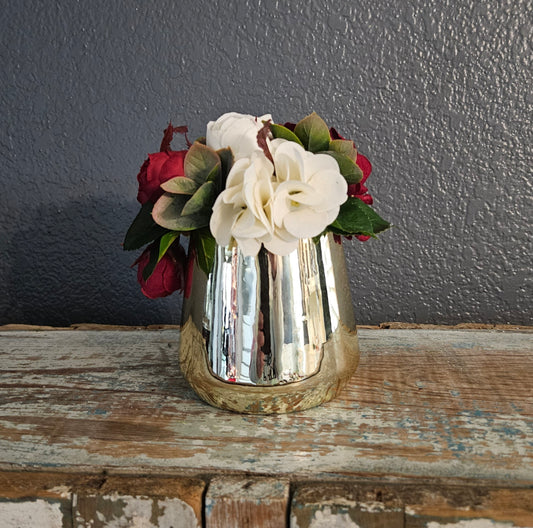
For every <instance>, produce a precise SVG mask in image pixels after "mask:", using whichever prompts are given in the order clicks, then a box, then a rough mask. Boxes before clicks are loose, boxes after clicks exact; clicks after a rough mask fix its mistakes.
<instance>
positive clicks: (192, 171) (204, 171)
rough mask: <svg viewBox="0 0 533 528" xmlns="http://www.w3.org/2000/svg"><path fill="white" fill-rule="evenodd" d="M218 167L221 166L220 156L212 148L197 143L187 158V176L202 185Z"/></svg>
mask: <svg viewBox="0 0 533 528" xmlns="http://www.w3.org/2000/svg"><path fill="white" fill-rule="evenodd" d="M217 165H219V166H220V158H219V157H218V154H217V153H216V152H215V151H214V150H213V149H212V148H209V147H207V146H205V145H202V144H201V143H198V142H195V143H193V144H192V146H191V148H190V149H189V150H188V151H187V154H186V156H185V160H184V170H185V176H187V178H190V179H191V180H194V181H195V182H196V183H198V185H202V184H203V183H205V182H206V181H207V179H208V177H209V175H210V174H211V173H212V171H213V169H214V168H215V167H216V166H217Z"/></svg>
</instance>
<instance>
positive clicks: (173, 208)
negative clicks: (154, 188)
mask: <svg viewBox="0 0 533 528" xmlns="http://www.w3.org/2000/svg"><path fill="white" fill-rule="evenodd" d="M189 199H190V196H188V195H186V194H170V193H165V194H164V195H163V196H161V198H159V200H157V202H156V204H155V205H154V209H153V211H152V217H153V219H154V221H155V222H157V223H158V224H159V225H162V226H164V227H166V228H167V229H170V230H172V231H181V229H180V228H179V227H178V226H177V220H178V219H179V217H180V216H181V211H182V210H183V207H184V206H185V204H186V203H187V201H188V200H189Z"/></svg>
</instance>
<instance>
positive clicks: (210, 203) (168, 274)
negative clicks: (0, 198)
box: [124, 112, 390, 298]
mask: <svg viewBox="0 0 533 528" xmlns="http://www.w3.org/2000/svg"><path fill="white" fill-rule="evenodd" d="M175 133H180V134H183V135H184V136H185V140H186V142H187V147H188V148H187V149H186V150H179V151H174V150H172V149H171V148H170V145H171V142H172V140H173V136H174V134H175ZM371 170H372V166H371V164H370V162H369V161H368V159H367V158H366V157H365V156H363V155H362V154H360V153H359V152H357V150H356V147H355V145H354V143H353V141H351V140H347V139H345V138H343V137H342V136H341V135H340V134H339V133H338V132H337V131H336V130H335V129H334V128H329V127H328V125H326V123H325V122H324V121H323V119H322V118H320V117H319V116H318V115H317V114H316V113H312V114H310V115H308V116H307V117H305V118H304V119H302V120H301V121H299V122H298V123H296V124H294V123H285V124H284V125H281V124H277V123H274V122H273V121H272V117H271V116H270V115H269V114H267V115H263V116H261V117H254V116H250V115H242V114H238V113H234V112H231V113H227V114H224V115H223V116H221V117H220V118H219V119H218V120H216V121H211V122H209V123H208V125H207V133H206V136H205V137H203V138H200V139H198V140H196V141H194V143H191V142H190V141H189V139H188V138H187V127H173V126H172V124H169V126H168V127H167V129H166V130H165V133H164V137H163V141H162V143H161V147H160V152H157V153H154V154H149V155H148V159H147V160H146V161H145V162H144V164H143V165H142V167H141V170H140V172H139V174H138V176H137V180H138V182H139V191H138V195H137V199H138V201H139V202H140V204H141V210H140V212H139V214H138V215H137V216H136V218H135V219H134V221H133V223H132V224H131V226H130V228H129V230H128V232H127V234H126V238H125V240H124V248H125V249H126V250H137V249H140V248H142V247H144V246H146V245H147V247H146V249H145V250H144V251H143V253H142V254H141V256H140V257H139V258H138V259H137V261H136V262H135V264H134V265H138V269H137V273H138V280H139V282H140V284H141V289H142V291H143V293H144V294H145V295H146V296H147V297H150V298H156V297H163V296H166V295H169V294H170V293H172V292H174V291H176V290H180V291H182V290H185V294H186V295H187V294H188V292H187V289H188V282H187V277H188V276H189V277H190V269H191V266H192V265H193V264H194V261H195V260H196V261H197V263H198V265H199V266H200V268H201V269H203V271H204V272H206V273H209V271H210V269H211V267H212V263H213V259H214V251H215V245H216V244H218V245H222V246H227V245H229V244H237V245H238V246H239V248H240V249H241V251H242V253H243V254H244V255H245V256H254V255H257V253H258V252H259V250H260V249H261V247H262V246H264V247H265V248H266V249H267V250H268V251H270V252H272V253H274V254H277V255H288V254H289V253H291V252H292V251H294V250H295V249H296V247H297V245H298V241H299V240H300V239H302V238H317V237H319V236H321V235H322V234H324V233H326V232H331V233H333V234H334V236H335V238H336V240H337V241H338V242H339V243H340V240H341V237H343V236H344V237H347V238H351V237H356V238H358V239H359V240H361V241H366V240H368V239H369V238H371V237H375V236H376V235H377V234H378V233H380V232H381V231H384V230H385V229H387V228H388V227H389V226H390V224H389V223H388V222H387V221H385V220H383V219H382V218H381V217H380V216H379V215H378V214H377V213H376V212H375V211H374V209H373V208H372V207H371V205H372V203H373V199H372V196H371V195H370V194H368V189H367V188H366V187H365V182H366V180H367V178H368V176H369V175H370V172H371ZM182 236H187V237H189V245H188V254H186V252H185V249H184V248H183V246H182V245H181V240H180V237H182Z"/></svg>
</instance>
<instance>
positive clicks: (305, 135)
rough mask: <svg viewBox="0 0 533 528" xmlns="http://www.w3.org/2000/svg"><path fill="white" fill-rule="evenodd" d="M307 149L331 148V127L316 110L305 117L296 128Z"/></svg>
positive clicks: (317, 150) (316, 150) (315, 150)
mask: <svg viewBox="0 0 533 528" xmlns="http://www.w3.org/2000/svg"><path fill="white" fill-rule="evenodd" d="M294 133H295V134H296V135H297V136H298V138H299V139H300V141H301V142H302V144H303V146H304V148H305V149H307V150H309V151H310V152H320V151H322V150H329V142H330V135H329V128H328V125H326V123H325V122H324V120H323V119H322V118H321V117H320V116H319V115H318V114H317V113H315V112H313V113H312V114H310V115H308V116H307V117H304V118H303V119H302V120H301V121H300V122H299V123H298V124H297V125H296V128H295V129H294Z"/></svg>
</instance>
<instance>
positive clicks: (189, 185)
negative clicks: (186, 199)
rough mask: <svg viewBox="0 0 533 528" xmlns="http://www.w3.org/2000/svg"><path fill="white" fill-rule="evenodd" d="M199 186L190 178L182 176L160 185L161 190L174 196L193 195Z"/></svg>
mask: <svg viewBox="0 0 533 528" xmlns="http://www.w3.org/2000/svg"><path fill="white" fill-rule="evenodd" d="M198 187H199V185H198V183H196V182H195V181H194V180H191V179H190V178H185V177H184V176H178V177H177V178H172V179H171V180H168V181H166V182H164V183H162V184H161V188H162V189H163V190H165V191H167V192H169V193H174V194H190V195H192V194H194V193H195V192H196V189H198Z"/></svg>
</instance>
